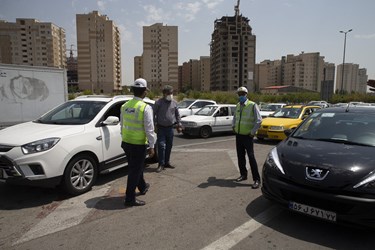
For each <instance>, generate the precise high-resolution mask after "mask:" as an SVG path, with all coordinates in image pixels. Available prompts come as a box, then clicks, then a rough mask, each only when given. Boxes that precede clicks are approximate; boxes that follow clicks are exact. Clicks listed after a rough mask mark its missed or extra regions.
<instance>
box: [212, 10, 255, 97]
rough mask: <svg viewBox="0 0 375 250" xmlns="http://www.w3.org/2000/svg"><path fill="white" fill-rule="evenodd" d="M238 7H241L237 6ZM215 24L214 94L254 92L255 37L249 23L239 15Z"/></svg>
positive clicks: (213, 50) (213, 49) (228, 17)
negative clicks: (244, 90) (239, 88)
mask: <svg viewBox="0 0 375 250" xmlns="http://www.w3.org/2000/svg"><path fill="white" fill-rule="evenodd" d="M236 7H238V6H236ZM238 12H239V11H238V9H237V11H236V14H235V16H224V17H222V18H221V19H217V20H215V24H214V31H213V33H212V36H211V47H210V56H211V86H210V88H211V90H222V91H233V90H236V89H237V88H238V87H240V86H245V87H247V88H248V89H249V91H251V92H252V91H255V86H254V79H253V78H254V70H255V40H256V37H255V35H253V34H252V28H251V27H250V25H249V19H248V18H246V17H243V16H242V15H239V14H238Z"/></svg>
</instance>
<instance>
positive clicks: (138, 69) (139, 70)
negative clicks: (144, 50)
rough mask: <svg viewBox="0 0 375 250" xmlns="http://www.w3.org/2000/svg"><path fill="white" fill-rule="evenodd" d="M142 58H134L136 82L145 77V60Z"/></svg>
mask: <svg viewBox="0 0 375 250" xmlns="http://www.w3.org/2000/svg"><path fill="white" fill-rule="evenodd" d="M142 59H143V58H142V56H135V57H134V80H135V79H138V78H142V77H143V60H142Z"/></svg>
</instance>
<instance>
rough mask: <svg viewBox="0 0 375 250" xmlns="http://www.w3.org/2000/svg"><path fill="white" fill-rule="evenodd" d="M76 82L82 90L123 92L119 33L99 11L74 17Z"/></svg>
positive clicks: (111, 22) (112, 23) (97, 92)
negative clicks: (75, 28)
mask: <svg viewBox="0 0 375 250" xmlns="http://www.w3.org/2000/svg"><path fill="white" fill-rule="evenodd" d="M76 23H77V52H78V81H79V88H80V89H81V90H91V91H92V92H93V93H96V94H99V93H114V92H117V91H121V90H122V82H121V46H120V45H121V42H120V31H119V29H118V27H117V26H116V25H115V24H114V22H113V21H112V20H109V18H108V17H107V16H106V15H101V14H100V13H99V12H98V11H93V12H91V13H89V14H77V15H76Z"/></svg>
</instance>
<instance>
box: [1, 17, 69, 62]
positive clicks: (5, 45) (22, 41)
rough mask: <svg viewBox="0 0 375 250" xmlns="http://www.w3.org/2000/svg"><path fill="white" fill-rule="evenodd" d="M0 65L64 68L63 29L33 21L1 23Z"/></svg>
mask: <svg viewBox="0 0 375 250" xmlns="http://www.w3.org/2000/svg"><path fill="white" fill-rule="evenodd" d="M0 63H5V64H20V65H31V66H45V67H57V68H65V67H66V37H65V30H64V29H63V28H61V27H58V26H56V25H55V24H53V23H48V22H40V21H38V20H36V19H27V18H17V19H16V22H15V23H9V22H6V21H3V20H0Z"/></svg>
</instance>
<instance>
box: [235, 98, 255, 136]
mask: <svg viewBox="0 0 375 250" xmlns="http://www.w3.org/2000/svg"><path fill="white" fill-rule="evenodd" d="M254 105H255V103H254V102H252V101H247V103H246V104H245V106H241V105H240V104H237V106H236V124H235V127H234V131H235V132H236V133H237V134H240V135H250V134H251V130H252V129H253V128H254Z"/></svg>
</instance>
